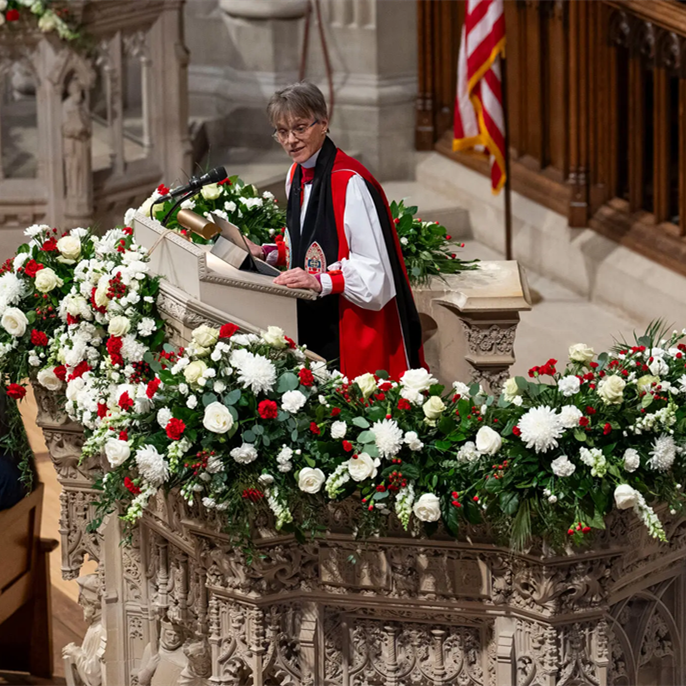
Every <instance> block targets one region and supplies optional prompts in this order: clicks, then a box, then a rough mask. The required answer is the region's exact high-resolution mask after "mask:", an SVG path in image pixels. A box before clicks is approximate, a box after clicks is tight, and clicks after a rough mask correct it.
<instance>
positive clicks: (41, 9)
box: [0, 0, 81, 41]
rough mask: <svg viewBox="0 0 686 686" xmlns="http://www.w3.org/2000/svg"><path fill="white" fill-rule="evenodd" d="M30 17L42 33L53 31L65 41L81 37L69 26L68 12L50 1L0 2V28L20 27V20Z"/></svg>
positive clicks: (8, 0)
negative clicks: (35, 19) (35, 21)
mask: <svg viewBox="0 0 686 686" xmlns="http://www.w3.org/2000/svg"><path fill="white" fill-rule="evenodd" d="M53 8H54V9H53ZM31 16H33V17H36V18H37V20H38V29H39V30H40V31H42V32H43V33H51V32H53V31H55V32H57V35H58V36H59V37H60V38H61V39H62V40H66V41H75V40H77V39H79V38H80V37H81V36H80V34H79V32H78V31H77V30H76V29H75V28H74V27H73V26H72V25H71V21H70V18H69V12H68V10H67V8H66V7H64V6H58V5H57V3H54V2H50V0H0V27H2V26H5V27H6V29H8V28H10V27H11V26H14V25H20V24H21V22H22V20H24V19H26V18H29V17H31Z"/></svg>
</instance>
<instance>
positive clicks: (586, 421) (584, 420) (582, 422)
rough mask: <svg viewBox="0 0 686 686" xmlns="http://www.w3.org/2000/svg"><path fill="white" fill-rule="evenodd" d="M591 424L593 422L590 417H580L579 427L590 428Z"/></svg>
mask: <svg viewBox="0 0 686 686" xmlns="http://www.w3.org/2000/svg"><path fill="white" fill-rule="evenodd" d="M590 423H591V420H590V419H589V418H588V417H580V418H579V426H588V425H589V424H590Z"/></svg>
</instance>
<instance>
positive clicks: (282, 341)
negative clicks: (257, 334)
mask: <svg viewBox="0 0 686 686" xmlns="http://www.w3.org/2000/svg"><path fill="white" fill-rule="evenodd" d="M285 336H286V332H285V331H284V330H283V329H282V328H281V327H278V326H270V327H268V328H267V330H266V331H265V332H264V333H263V334H262V340H263V341H264V342H265V343H266V344H267V345H271V346H272V348H277V349H278V348H285V347H286V338H285Z"/></svg>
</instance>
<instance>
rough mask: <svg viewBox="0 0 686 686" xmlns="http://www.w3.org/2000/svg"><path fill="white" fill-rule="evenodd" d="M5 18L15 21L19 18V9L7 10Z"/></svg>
mask: <svg viewBox="0 0 686 686" xmlns="http://www.w3.org/2000/svg"><path fill="white" fill-rule="evenodd" d="M5 19H7V21H17V19H19V10H7V14H6V15H5Z"/></svg>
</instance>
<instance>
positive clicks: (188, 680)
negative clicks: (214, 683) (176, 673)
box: [178, 641, 212, 686]
mask: <svg viewBox="0 0 686 686" xmlns="http://www.w3.org/2000/svg"><path fill="white" fill-rule="evenodd" d="M183 654H184V655H185V656H186V658H187V660H188V663H187V664H186V666H185V667H184V668H183V671H182V672H181V676H180V677H179V681H178V686H207V678H208V677H209V676H210V675H211V674H212V655H211V654H210V647H209V645H208V644H207V642H206V641H193V642H187V643H186V644H185V645H184V646H183Z"/></svg>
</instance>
